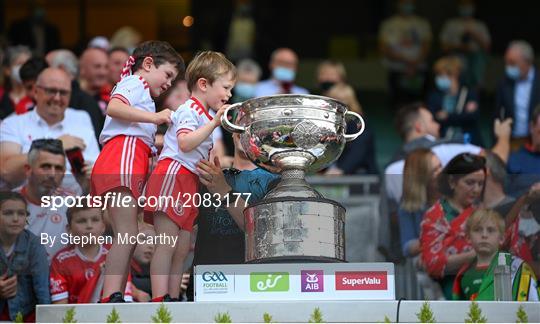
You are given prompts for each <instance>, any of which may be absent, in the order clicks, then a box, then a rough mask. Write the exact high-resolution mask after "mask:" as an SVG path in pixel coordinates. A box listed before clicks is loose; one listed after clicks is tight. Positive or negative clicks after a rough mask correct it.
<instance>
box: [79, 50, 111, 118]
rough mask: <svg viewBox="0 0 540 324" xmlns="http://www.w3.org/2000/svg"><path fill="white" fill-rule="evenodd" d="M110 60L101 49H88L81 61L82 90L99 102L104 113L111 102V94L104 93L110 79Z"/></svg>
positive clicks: (82, 55) (80, 81) (80, 79)
mask: <svg viewBox="0 0 540 324" xmlns="http://www.w3.org/2000/svg"><path fill="white" fill-rule="evenodd" d="M108 60H109V57H108V56H107V52H106V51H104V50H102V49H100V48H87V49H86V50H84V52H83V53H82V54H81V59H80V74H79V84H80V85H81V90H82V91H84V92H86V93H87V94H89V95H91V96H92V97H94V99H96V100H97V102H98V105H99V108H100V109H101V111H102V112H104V111H105V109H106V108H107V103H108V102H109V93H103V92H102V90H103V88H105V87H106V86H107V82H108V77H109V71H108V69H107V64H108Z"/></svg>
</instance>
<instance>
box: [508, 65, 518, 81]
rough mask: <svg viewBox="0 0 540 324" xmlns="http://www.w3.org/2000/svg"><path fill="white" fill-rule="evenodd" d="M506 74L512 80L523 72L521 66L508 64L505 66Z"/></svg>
mask: <svg viewBox="0 0 540 324" xmlns="http://www.w3.org/2000/svg"><path fill="white" fill-rule="evenodd" d="M505 70H506V71H505V72H506V76H508V77H509V78H510V79H512V80H517V79H519V76H520V74H521V72H520V71H519V67H517V66H515V65H507V66H506V68H505Z"/></svg>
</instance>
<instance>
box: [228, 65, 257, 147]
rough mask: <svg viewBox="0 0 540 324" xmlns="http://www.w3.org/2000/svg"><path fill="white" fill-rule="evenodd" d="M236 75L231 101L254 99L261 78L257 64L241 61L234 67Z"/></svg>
mask: <svg viewBox="0 0 540 324" xmlns="http://www.w3.org/2000/svg"><path fill="white" fill-rule="evenodd" d="M236 73H237V77H236V85H235V86H234V89H233V94H234V95H233V97H232V99H231V101H232V102H233V103H236V102H242V101H245V100H247V99H250V98H253V97H255V88H256V87H257V82H259V79H260V78H261V67H260V66H259V64H257V62H255V61H253V60H251V59H243V60H241V61H240V62H238V64H237V65H236ZM231 144H232V142H231Z"/></svg>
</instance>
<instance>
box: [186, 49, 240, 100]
mask: <svg viewBox="0 0 540 324" xmlns="http://www.w3.org/2000/svg"><path fill="white" fill-rule="evenodd" d="M229 72H231V73H232V74H233V78H235V79H236V67H235V66H234V64H232V62H231V61H229V60H228V59H227V58H226V57H225V55H223V54H222V53H220V52H214V51H204V52H200V53H198V54H197V56H195V58H194V59H193V60H192V61H191V62H190V63H189V65H188V68H187V70H186V81H187V87H188V89H189V91H193V89H195V86H196V84H197V80H199V79H200V78H205V79H207V80H208V82H210V84H211V85H212V84H213V83H214V81H216V80H217V78H219V77H220V76H222V75H225V74H227V73H229Z"/></svg>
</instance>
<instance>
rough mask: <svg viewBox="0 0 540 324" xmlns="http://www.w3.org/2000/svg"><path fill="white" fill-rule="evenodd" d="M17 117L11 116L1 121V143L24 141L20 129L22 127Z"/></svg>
mask: <svg viewBox="0 0 540 324" xmlns="http://www.w3.org/2000/svg"><path fill="white" fill-rule="evenodd" d="M16 117H17V116H11V117H8V118H6V119H4V120H3V121H0V143H2V142H12V143H17V144H19V143H22V142H23V141H22V139H21V134H20V131H19V130H20V129H21V128H20V125H18V123H17V118H16Z"/></svg>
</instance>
